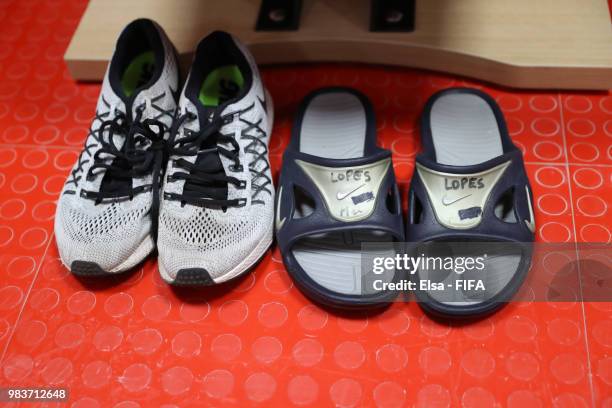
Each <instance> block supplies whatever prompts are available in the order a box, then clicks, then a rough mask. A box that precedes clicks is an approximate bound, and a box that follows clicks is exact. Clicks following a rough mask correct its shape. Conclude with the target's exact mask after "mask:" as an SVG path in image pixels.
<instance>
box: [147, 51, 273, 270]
mask: <svg viewBox="0 0 612 408" xmlns="http://www.w3.org/2000/svg"><path fill="white" fill-rule="evenodd" d="M236 43H237V45H238V46H239V47H240V48H241V50H242V52H243V53H244V54H245V57H246V58H247V60H248V61H249V64H250V65H251V69H252V72H253V81H252V87H251V89H250V90H249V91H248V92H247V94H246V95H245V97H244V98H242V99H241V100H240V101H237V102H235V103H233V104H231V105H229V106H228V107H227V108H226V109H225V110H224V112H223V114H227V113H230V112H237V111H242V110H245V109H247V108H251V109H248V110H247V111H246V112H245V113H244V114H243V115H242V116H241V117H242V119H244V120H246V121H248V122H251V123H258V122H259V123H260V126H261V128H262V129H263V130H264V132H265V135H261V133H260V135H261V136H263V137H262V141H263V142H264V143H265V144H266V145H267V144H268V141H269V137H270V128H271V125H272V123H271V121H272V118H271V117H268V115H267V112H266V110H265V108H264V106H263V105H262V104H261V102H260V100H264V99H265V96H264V89H263V85H262V83H261V79H260V76H259V73H258V70H257V66H256V64H255V63H254V61H253V59H252V57H251V56H250V54H249V53H248V52H247V51H246V49H245V48H244V47H243V46H242V45H241V44H240V43H239V42H237V41H236ZM179 109H180V110H181V111H182V112H184V111H185V110H189V111H190V112H196V109H195V107H194V106H193V105H192V104H191V102H190V101H189V100H188V99H187V98H186V97H185V96H184V94H183V95H182V96H181V100H180V102H179ZM195 122H196V123H192V124H190V125H188V127H189V128H190V129H191V130H194V131H197V130H198V125H197V121H195ZM247 127H248V125H247V124H246V123H244V122H241V121H240V120H237V119H235V120H234V121H233V122H232V123H230V124H227V125H226V126H224V127H223V128H222V129H221V132H222V133H223V134H234V135H235V140H236V141H237V142H238V143H239V145H240V161H241V163H243V165H244V166H243V167H244V170H243V172H241V173H235V172H231V171H230V170H229V167H230V166H231V165H232V161H230V160H229V159H227V158H225V157H223V156H221V162H222V164H223V167H224V168H225V172H226V174H230V175H232V176H235V177H237V178H239V179H241V180H245V181H246V182H247V188H246V189H245V190H240V189H237V188H235V187H234V186H233V185H232V184H231V183H230V184H228V199H234V198H246V199H247V204H246V206H244V207H229V208H227V209H226V211H223V210H221V209H219V208H206V207H197V206H193V205H189V204H186V205H184V206H182V205H181V203H180V202H178V201H171V200H164V199H162V207H161V211H160V219H159V237H158V243H157V245H158V249H159V263H160V265H161V268H163V270H164V271H165V273H166V274H167V275H169V278H171V279H174V278H175V277H176V274H177V273H178V271H179V270H181V269H187V268H204V269H206V271H207V272H208V273H209V275H210V276H211V277H212V278H213V279H217V278H220V277H223V276H224V275H226V274H228V273H229V272H230V271H232V270H233V269H234V268H236V267H237V266H239V265H240V264H241V263H242V264H244V265H248V264H252V263H254V262H256V261H257V259H258V258H259V257H260V256H261V254H259V253H257V251H255V250H256V249H257V248H258V246H261V244H262V242H263V243H265V241H266V240H270V239H271V236H272V227H273V218H274V205H273V201H274V188H273V186H272V184H269V185H268V186H267V187H268V190H269V191H268V192H262V193H260V194H258V195H257V197H256V200H261V201H262V203H255V204H254V203H252V202H251V198H252V193H253V189H252V181H253V175H252V174H251V172H250V170H249V165H248V164H249V163H251V162H252V161H254V157H255V155H254V154H252V153H246V152H245V148H246V147H247V145H249V143H251V142H250V141H249V140H248V139H244V138H241V131H243V130H244V129H246V128H247ZM256 149H257V148H256ZM258 150H260V151H261V149H258ZM182 158H183V159H185V160H188V161H190V162H191V163H193V162H195V156H185V157H182ZM266 166H267V155H266V161H265V162H264V161H259V162H258V163H257V164H256V168H258V169H259V170H262V169H263V168H265V167H266ZM267 167H268V169H267V170H266V171H265V173H266V174H267V176H268V177H269V178H270V179H271V174H270V169H269V166H267ZM173 171H174V170H173V168H172V161H171V162H170V163H169V165H168V170H167V174H171V173H172V172H173ZM261 182H262V180H259V181H258V182H257V183H258V184H261ZM183 186H184V182H183V181H176V182H174V183H166V184H165V186H164V191H165V192H173V193H179V194H180V193H181V192H182V189H183ZM240 272H244V271H240ZM166 278H168V276H166Z"/></svg>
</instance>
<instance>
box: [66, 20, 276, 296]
mask: <svg viewBox="0 0 612 408" xmlns="http://www.w3.org/2000/svg"><path fill="white" fill-rule="evenodd" d="M179 85H180V81H179V69H178V64H177V60H176V52H175V49H174V47H173V45H172V44H171V43H170V41H169V40H168V38H167V37H166V35H165V33H164V31H163V30H162V29H161V28H160V27H159V26H158V25H157V24H156V23H154V22H152V21H150V20H145V19H141V20H136V21H134V22H132V23H130V24H129V25H128V26H127V27H126V28H125V29H124V30H123V32H122V33H121V35H120V36H119V39H118V41H117V45H116V49H115V53H114V55H113V57H112V59H111V61H110V64H109V66H108V69H107V72H106V75H105V77H104V81H103V84H102V91H101V94H100V97H99V100H98V104H97V108H96V113H95V118H94V120H93V123H92V125H91V128H90V131H89V135H88V137H87V139H86V141H85V146H84V149H83V151H82V152H81V154H80V156H79V158H78V159H77V162H76V163H75V165H74V167H73V168H72V171H71V172H70V174H69V176H68V179H67V180H66V183H65V186H64V188H63V190H62V192H61V196H60V198H59V201H58V204H57V211H56V216H55V235H56V241H57V246H58V249H59V254H60V257H61V260H62V262H63V263H64V265H65V266H66V267H68V268H69V269H70V270H71V271H72V272H73V273H74V274H77V275H104V274H114V273H120V272H123V271H126V270H129V269H131V268H133V267H134V266H136V265H138V264H139V263H140V262H141V261H143V260H144V259H145V258H146V257H147V256H148V255H149V254H150V253H152V252H153V251H154V250H155V249H156V248H157V251H158V264H159V272H160V274H161V277H162V278H163V279H164V280H165V281H166V282H168V283H170V284H174V285H212V284H216V283H221V282H225V281H227V280H229V279H232V278H234V277H236V276H238V275H240V274H242V273H244V272H246V271H247V270H249V269H250V268H251V267H252V266H253V265H254V264H255V263H256V262H257V261H258V260H259V259H260V258H261V257H262V256H263V255H264V254H265V252H266V251H267V250H268V248H269V247H270V245H271V243H272V238H273V219H274V204H273V203H274V186H273V184H272V175H271V172H270V165H269V158H268V143H269V139H270V133H271V129H272V122H273V116H272V115H273V108H272V101H271V99H270V97H269V95H267V92H266V91H265V89H264V87H263V85H262V82H261V78H260V75H259V72H258V70H257V66H256V64H255V62H254V60H253V58H252V56H251V55H250V54H249V52H248V51H247V50H246V48H245V47H244V46H243V45H242V44H240V43H239V42H238V41H237V40H236V39H235V38H233V37H232V36H231V35H229V34H227V33H223V32H214V33H212V34H210V35H209V36H207V37H206V38H204V39H203V40H202V41H201V42H200V44H199V45H198V47H197V50H196V53H195V57H194V59H193V64H192V66H191V69H190V72H189V75H188V77H187V79H186V81H185V85H184V87H183V89H182V91H181V92H180V93H179Z"/></svg>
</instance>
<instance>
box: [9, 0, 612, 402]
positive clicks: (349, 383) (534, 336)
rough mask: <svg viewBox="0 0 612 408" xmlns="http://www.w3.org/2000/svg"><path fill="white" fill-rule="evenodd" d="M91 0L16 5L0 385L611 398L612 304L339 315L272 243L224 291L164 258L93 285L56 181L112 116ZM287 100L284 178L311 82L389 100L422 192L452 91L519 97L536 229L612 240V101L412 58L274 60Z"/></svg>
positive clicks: (386, 396) (400, 145)
mask: <svg viewBox="0 0 612 408" xmlns="http://www.w3.org/2000/svg"><path fill="white" fill-rule="evenodd" d="M85 5H86V4H85V2H84V1H71V0H45V1H42V0H41V1H31V0H30V1H6V0H4V1H2V2H0V386H5V387H8V386H51V387H60V386H61V387H68V388H70V392H71V394H70V402H69V404H68V405H60V404H57V406H72V407H111V406H115V407H122V408H127V407H139V406H140V407H152V406H160V405H162V404H163V403H166V404H168V405H165V406H166V407H174V406H181V407H186V406H210V405H215V406H220V405H230V406H245V405H256V404H258V403H261V405H263V406H283V405H284V406H286V405H288V404H290V405H302V406H332V405H336V406H343V407H350V406H377V407H400V406H405V407H412V406H417V407H446V406H463V407H493V406H508V407H519V408H526V407H532V406H535V407H538V406H539V407H547V406H552V405H554V406H558V407H582V406H585V407H587V406H607V407H610V406H612V397H611V396H612V318H611V316H612V303H585V304H582V303H567V302H566V303H548V304H547V303H519V304H512V305H510V306H508V307H506V308H504V309H503V310H502V311H500V312H499V313H497V314H496V315H494V316H492V317H490V318H489V319H486V320H484V321H481V322H479V323H477V324H472V325H465V326H457V325H443V324H439V323H435V322H434V321H432V320H430V319H429V318H428V317H426V316H425V315H423V313H422V312H421V310H420V309H419V307H418V305H416V304H413V303H409V304H400V303H398V304H394V305H393V306H392V307H391V308H390V309H388V310H387V311H385V312H384V313H382V314H380V315H371V316H365V315H363V316H358V317H348V316H338V315H334V314H332V313H328V312H326V311H324V310H322V309H320V308H318V307H317V306H314V305H312V304H311V303H310V302H309V301H308V300H307V299H305V298H304V297H303V296H302V295H301V294H300V293H299V291H298V290H297V289H296V288H295V287H294V286H293V285H292V283H291V280H290V279H289V278H288V276H287V273H286V272H285V270H284V268H283V264H282V263H281V259H280V256H279V253H278V251H277V250H276V249H273V250H271V251H270V253H268V254H267V255H266V257H265V258H264V260H263V261H262V262H261V264H260V265H259V266H258V267H257V269H256V270H255V271H254V272H253V273H252V274H250V275H248V276H246V277H245V278H243V279H241V280H240V281H238V282H235V283H233V284H231V285H228V286H224V287H222V288H215V289H208V290H172V289H171V288H169V287H168V286H167V285H165V284H164V283H163V282H162V281H161V280H160V278H159V277H158V274H157V266H156V262H155V259H149V260H148V261H146V262H145V263H144V265H143V266H142V267H141V268H140V269H138V271H137V272H136V273H134V274H132V275H130V276H127V277H125V278H114V279H111V280H105V281H102V282H100V283H91V282H89V281H82V280H79V279H76V278H75V277H73V276H72V275H70V274H69V272H68V271H67V270H66V269H64V268H63V267H62V266H61V265H60V262H59V260H58V258H57V256H58V255H57V249H56V247H55V241H54V237H53V214H54V210H55V202H56V199H57V195H58V193H59V191H60V189H61V187H62V185H63V182H64V179H65V177H66V175H67V173H68V170H69V169H70V167H71V166H72V164H73V162H74V161H75V159H76V157H77V155H78V153H79V151H80V149H81V146H82V144H83V141H84V138H85V136H86V134H87V128H88V126H89V123H90V120H91V118H92V116H93V112H94V107H95V102H96V99H97V96H98V92H99V89H100V87H99V85H97V84H76V83H75V82H74V81H73V80H72V79H71V78H70V75H69V74H68V72H67V70H66V67H65V65H64V63H63V61H62V55H63V53H64V50H65V49H66V46H67V44H68V41H69V39H70V36H71V34H72V32H73V31H74V29H75V27H76V25H77V23H78V20H79V17H80V15H81V13H82V12H83V10H84V7H85ZM263 76H264V79H265V83H266V85H267V87H268V88H269V90H270V92H271V94H272V96H273V98H274V101H275V106H276V109H277V111H276V118H277V119H276V124H275V128H274V133H273V137H272V142H271V147H270V151H271V159H272V165H273V167H274V169H275V170H276V172H275V175H276V176H277V175H278V168H279V165H280V161H281V154H282V152H283V149H284V147H285V146H286V145H287V142H288V138H289V131H290V123H291V119H292V114H293V112H294V111H295V109H296V106H297V103H298V102H299V101H300V99H301V98H302V97H303V96H304V95H305V94H306V93H308V92H309V91H311V90H313V89H315V88H317V87H320V86H327V85H346V86H353V87H355V88H357V89H359V90H361V91H362V92H364V93H365V94H367V95H368V96H369V97H370V98H371V99H372V101H373V103H374V106H375V109H376V114H377V118H378V130H379V138H380V141H381V144H382V145H383V146H384V147H387V148H390V149H392V150H393V153H394V157H393V159H394V163H395V168H396V172H397V175H398V178H399V180H400V182H401V184H402V191H403V192H404V193H405V191H406V187H407V183H408V181H409V179H410V177H411V174H412V171H413V159H414V156H415V154H416V153H417V151H418V149H419V134H418V127H417V118H418V115H419V113H420V111H421V109H422V107H423V104H424V102H425V101H426V99H427V98H428V96H429V95H431V94H432V93H433V92H435V91H436V90H439V89H441V88H446V87H449V86H460V85H466V86H474V87H480V88H483V89H484V90H485V91H487V92H489V93H491V94H492V95H493V96H494V97H495V98H496V99H497V100H498V102H499V103H500V105H501V107H502V108H503V110H504V113H505V114H506V117H507V119H508V125H509V128H510V131H511V134H512V137H513V139H514V141H515V142H516V144H517V145H518V146H520V148H521V149H522V150H523V152H524V154H525V160H526V163H527V170H528V172H529V176H530V178H531V183H532V186H533V189H534V196H535V198H536V211H537V214H536V218H537V222H538V226H539V227H538V231H537V234H538V236H537V239H538V240H540V241H548V242H565V241H574V240H575V241H588V242H607V243H610V242H611V240H612V238H611V231H612V214H611V210H610V208H609V207H610V205H609V204H610V202H611V201H612V96H611V95H610V94H609V93H606V92H604V93H589V94H586V93H557V92H537V93H526V92H518V91H511V90H505V89H500V88H497V87H493V86H490V85H486V84H482V83H478V82H475V81H471V80H470V81H465V80H463V79H460V78H455V77H452V76H447V75H442V74H432V73H429V72H424V71H417V70H411V69H399V68H385V67H369V66H351V65H335V64H324V65H309V66H284V67H271V68H264V69H263Z"/></svg>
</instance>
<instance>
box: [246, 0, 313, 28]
mask: <svg viewBox="0 0 612 408" xmlns="http://www.w3.org/2000/svg"><path fill="white" fill-rule="evenodd" d="M301 11H302V0H262V1H261V7H260V9H259V16H258V17H257V24H256V25H255V30H256V31H294V30H297V29H298V28H299V26H300V13H301Z"/></svg>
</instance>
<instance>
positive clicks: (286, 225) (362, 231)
mask: <svg viewBox="0 0 612 408" xmlns="http://www.w3.org/2000/svg"><path fill="white" fill-rule="evenodd" d="M276 200H277V202H276V231H277V232H276V237H277V242H278V246H279V248H280V251H281V253H282V255H283V261H284V263H285V267H286V269H287V271H288V272H289V274H290V276H291V277H292V279H293V281H294V282H295V284H296V286H297V287H298V288H299V289H300V290H301V291H302V292H303V293H304V294H305V295H306V296H308V297H309V298H310V299H311V300H314V301H315V302H317V303H320V304H323V305H325V306H330V307H333V308H345V309H354V308H357V309H363V308H373V307H380V306H383V305H386V304H388V303H389V302H390V301H392V300H393V299H394V298H395V296H396V295H397V292H396V291H386V290H381V291H378V290H371V288H370V289H368V287H366V286H367V284H366V283H365V282H366V281H368V279H369V278H371V277H372V275H370V274H371V273H372V271H368V270H367V268H362V265H361V260H362V255H363V250H362V243H370V242H376V243H384V242H389V243H392V242H401V241H403V239H404V226H403V219H402V215H401V206H400V195H399V192H398V188H397V184H396V181H395V174H394V172H393V165H392V163H391V152H390V151H388V150H385V149H382V148H380V147H378V146H377V145H376V123H375V118H374V111H373V109H372V106H371V104H370V102H369V101H368V99H367V98H366V97H365V96H364V95H362V94H360V93H359V92H357V91H355V90H352V89H348V88H323V89H319V90H317V91H315V92H313V93H311V94H310V95H308V96H307V97H306V98H305V99H304V100H303V101H302V103H301V105H300V107H299V109H298V112H297V115H296V119H295V121H294V125H293V129H292V136H291V141H290V143H289V146H288V147H287V149H286V150H285V153H284V156H283V165H282V168H281V175H280V181H279V188H278V193H277V195H276ZM388 247H389V250H385V251H386V252H385V251H383V252H384V253H383V254H381V256H393V255H394V253H395V251H394V250H393V249H391V247H392V245H389V246H388ZM366 251H367V249H366ZM376 278H377V279H380V280H381V281H382V282H396V281H398V280H399V279H401V276H400V273H399V272H397V273H396V271H395V270H390V271H386V272H385V273H384V274H382V275H380V276H378V275H377V276H376Z"/></svg>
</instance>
